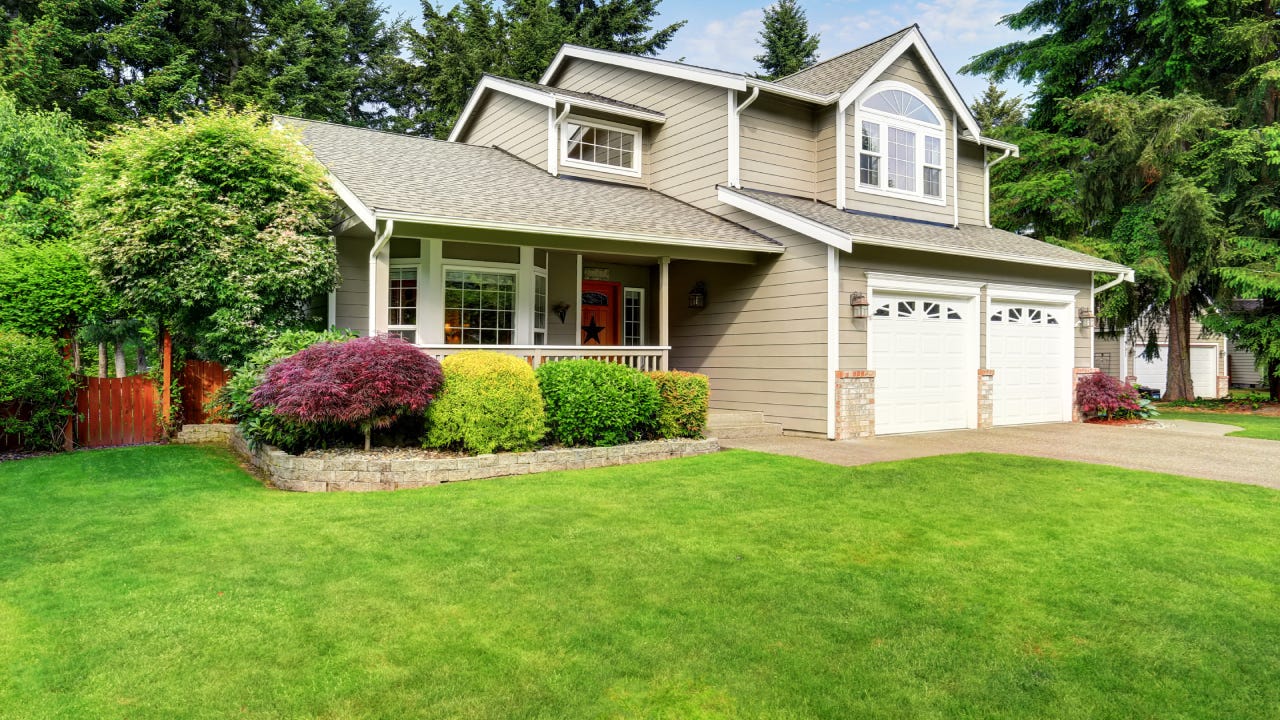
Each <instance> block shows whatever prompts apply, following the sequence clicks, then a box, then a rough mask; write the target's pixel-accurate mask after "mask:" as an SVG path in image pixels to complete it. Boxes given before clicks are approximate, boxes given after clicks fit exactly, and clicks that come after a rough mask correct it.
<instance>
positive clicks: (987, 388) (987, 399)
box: [978, 370, 996, 430]
mask: <svg viewBox="0 0 1280 720" xmlns="http://www.w3.org/2000/svg"><path fill="white" fill-rule="evenodd" d="M995 385H996V371H995V370H979V371H978V429H979V430H990V429H991V428H992V427H994V426H995V424H996V416H995Z"/></svg>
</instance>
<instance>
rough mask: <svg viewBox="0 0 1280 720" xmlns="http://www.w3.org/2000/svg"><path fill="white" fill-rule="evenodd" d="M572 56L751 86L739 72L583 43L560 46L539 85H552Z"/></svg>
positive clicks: (685, 77)
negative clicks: (599, 48) (631, 53)
mask: <svg viewBox="0 0 1280 720" xmlns="http://www.w3.org/2000/svg"><path fill="white" fill-rule="evenodd" d="M568 58H576V59H579V60H590V61H592V62H598V63H603V64H605V65H615V66H617V67H624V68H629V69H631V70H640V71H643V72H650V73H654V74H656V75H665V76H667V77H673V78H679V79H681V80H692V81H693V82H699V83H703V84H705V85H714V86H716V87H723V88H729V89H731V90H746V89H747V81H746V78H745V77H743V76H742V75H739V74H737V73H730V72H725V71H723V70H712V69H710V68H700V67H694V66H692V65H685V64H683V63H677V62H671V61H669V60H659V59H657V58H649V57H641V56H638V55H628V54H626V53H617V52H610V51H608V50H596V49H595V48H587V47H582V46H580V45H562V46H561V47H560V51H559V52H557V53H556V56H555V59H553V60H552V61H551V64H550V65H548V66H547V70H546V72H544V73H542V77H541V78H539V79H538V84H539V85H549V84H551V83H550V81H551V80H552V79H554V78H555V76H556V73H557V72H559V71H560V66H561V65H562V64H564V61H565V60H566V59H568Z"/></svg>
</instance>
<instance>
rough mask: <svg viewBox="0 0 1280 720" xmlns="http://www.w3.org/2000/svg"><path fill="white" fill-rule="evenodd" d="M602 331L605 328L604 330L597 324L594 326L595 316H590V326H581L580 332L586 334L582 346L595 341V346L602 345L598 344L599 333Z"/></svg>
mask: <svg viewBox="0 0 1280 720" xmlns="http://www.w3.org/2000/svg"><path fill="white" fill-rule="evenodd" d="M604 329H605V328H604V326H603V325H597V324H596V316H595V315H592V316H591V324H590V325H583V326H582V332H584V333H586V336H585V337H583V338H582V344H583V345H586V344H587V343H589V342H591V341H592V340H595V341H596V344H597V345H601V344H603V343H601V342H600V333H601V331H603V330H604Z"/></svg>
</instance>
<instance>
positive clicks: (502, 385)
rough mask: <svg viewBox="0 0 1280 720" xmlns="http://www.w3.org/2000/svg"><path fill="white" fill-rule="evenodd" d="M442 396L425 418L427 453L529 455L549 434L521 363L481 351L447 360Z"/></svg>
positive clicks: (534, 389) (536, 394) (538, 398)
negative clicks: (429, 449) (434, 450)
mask: <svg viewBox="0 0 1280 720" xmlns="http://www.w3.org/2000/svg"><path fill="white" fill-rule="evenodd" d="M440 365H441V368H442V369H443V370H444V391H443V392H441V393H440V396H439V398H437V399H436V401H435V403H434V404H432V406H431V408H430V410H429V411H428V413H427V437H426V442H425V444H426V445H427V447H434V448H441V449H446V448H447V449H455V450H465V451H466V452H470V453H491V452H495V451H498V450H512V451H520V450H531V449H532V448H533V447H534V445H536V444H537V443H538V441H539V440H541V439H542V436H543V435H545V434H546V432H547V421H546V414H545V413H544V411H543V407H542V393H541V392H539V390H538V381H537V379H536V378H535V377H534V374H533V368H531V367H529V364H528V363H527V362H525V361H524V360H522V359H520V358H518V357H514V356H512V355H504V354H502V353H496V352H485V351H483V350H476V351H469V352H461V353H458V354H457V355H450V356H449V357H446V358H445V359H444V361H443V362H442V363H440Z"/></svg>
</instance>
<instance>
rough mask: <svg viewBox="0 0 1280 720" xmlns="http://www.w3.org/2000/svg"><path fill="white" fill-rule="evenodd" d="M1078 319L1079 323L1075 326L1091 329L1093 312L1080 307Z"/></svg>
mask: <svg viewBox="0 0 1280 720" xmlns="http://www.w3.org/2000/svg"><path fill="white" fill-rule="evenodd" d="M1079 317H1080V322H1079V323H1077V325H1079V326H1080V327H1082V328H1091V327H1093V317H1094V316H1093V310H1090V309H1089V308H1087V307H1082V308H1080V314H1079Z"/></svg>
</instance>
